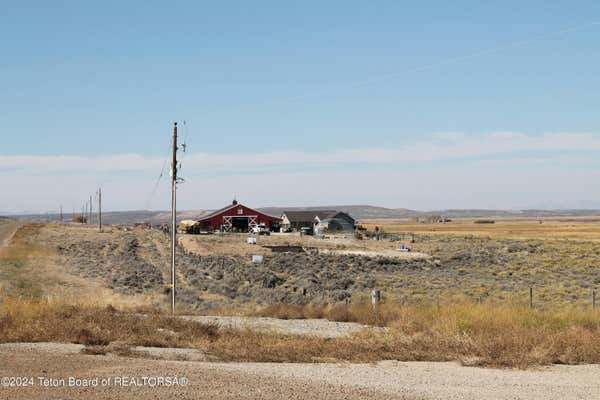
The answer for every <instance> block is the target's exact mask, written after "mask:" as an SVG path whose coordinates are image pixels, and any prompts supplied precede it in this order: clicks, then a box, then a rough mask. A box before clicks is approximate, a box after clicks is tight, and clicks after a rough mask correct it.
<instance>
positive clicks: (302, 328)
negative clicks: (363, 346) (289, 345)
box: [181, 316, 381, 338]
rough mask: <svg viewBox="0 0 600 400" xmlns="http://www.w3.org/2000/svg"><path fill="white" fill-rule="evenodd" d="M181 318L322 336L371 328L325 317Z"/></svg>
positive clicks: (340, 334) (330, 336)
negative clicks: (329, 319)
mask: <svg viewBox="0 0 600 400" xmlns="http://www.w3.org/2000/svg"><path fill="white" fill-rule="evenodd" d="M181 318H182V319H186V320H189V321H194V322H200V323H216V324H218V325H219V326H221V327H223V328H233V329H251V330H255V331H263V332H272V333H281V334H284V335H303V336H314V337H323V338H339V337H347V336H351V335H352V334H354V333H358V332H361V331H363V330H365V329H381V328H373V327H369V326H366V325H361V324H357V323H354V322H335V321H328V320H326V319H278V318H267V317H222V316H182V317H181Z"/></svg>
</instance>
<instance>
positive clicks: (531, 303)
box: [529, 287, 533, 308]
mask: <svg viewBox="0 0 600 400" xmlns="http://www.w3.org/2000/svg"><path fill="white" fill-rule="evenodd" d="M529 308H533V287H529Z"/></svg>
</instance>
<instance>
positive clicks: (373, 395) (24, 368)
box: [0, 344, 600, 400]
mask: <svg viewBox="0 0 600 400" xmlns="http://www.w3.org/2000/svg"><path fill="white" fill-rule="evenodd" d="M77 351H78V349H77V347H76V346H75V347H74V346H69V345H67V346H60V345H58V346H56V345H52V346H48V345H24V344H21V345H2V346H1V347H0V376H22V377H23V376H25V377H27V376H33V377H34V378H35V379H34V386H33V387H27V388H6V387H0V398H1V399H9V398H10V399H34V398H44V399H87V398H92V397H93V398H96V399H115V398H119V399H138V398H153V399H167V398H169V399H170V398H178V399H204V398H210V399H211V400H218V399H306V400H310V399H340V398H343V399H375V400H378V399H534V400H535V399H544V400H549V399H591V398H599V397H600V382H598V379H597V377H598V374H599V373H600V366H598V365H583V366H552V367H544V368H540V369H536V370H528V371H517V370H497V369H484V368H471V367H461V366H459V365H458V364H455V363H433V362H410V363H405V362H395V361H383V362H380V363H377V364H280V363H206V362H189V361H164V360H146V359H133V358H117V357H113V356H91V355H82V354H78V353H77ZM38 376H45V377H53V378H64V379H67V378H68V377H69V376H72V377H80V378H82V377H87V378H93V377H100V378H109V377H110V378H112V381H111V384H109V385H108V386H105V387H88V388H83V387H68V386H61V387H53V388H44V387H41V386H40V384H39V381H38V378H37V377H38ZM123 376H126V377H130V379H137V380H141V381H140V382H139V383H143V377H151V376H172V377H178V378H182V377H185V379H187V381H188V384H187V385H185V386H171V387H166V386H162V387H156V386H155V387H151V386H149V385H145V386H144V385H140V386H131V385H129V386H127V387H124V386H123V385H122V384H121V385H120V386H119V385H117V384H115V383H113V382H115V377H123ZM121 381H122V382H123V379H121ZM66 384H68V380H67V381H66Z"/></svg>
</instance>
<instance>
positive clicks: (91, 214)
mask: <svg viewBox="0 0 600 400" xmlns="http://www.w3.org/2000/svg"><path fill="white" fill-rule="evenodd" d="M93 208H94V203H93V202H92V196H90V222H89V223H90V224H91V223H93V222H94V221H93V220H92V216H93V215H94V214H93V213H92V209H93Z"/></svg>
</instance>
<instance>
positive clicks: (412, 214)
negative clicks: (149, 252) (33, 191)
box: [13, 205, 600, 225]
mask: <svg viewBox="0 0 600 400" xmlns="http://www.w3.org/2000/svg"><path fill="white" fill-rule="evenodd" d="M317 209H326V210H332V209H333V210H339V211H343V212H346V213H348V214H350V215H351V216H353V217H354V218H356V219H388V218H389V219H396V218H416V217H425V216H427V215H432V214H433V215H440V216H444V217H447V218H489V217H530V218H536V217H581V216H600V210H595V209H594V210H489V209H464V210H463V209H448V210H437V211H417V210H410V209H406V208H385V207H377V206H370V205H325V206H318V207H263V208H259V209H258V210H259V211H261V212H264V213H265V214H269V215H275V216H280V215H281V214H282V213H283V211H285V210H290V211H304V210H307V211H308V210H317ZM211 211H212V210H185V211H180V212H178V213H177V219H178V220H182V219H199V218H200V217H201V216H202V215H206V214H207V213H209V212H211ZM13 217H17V216H13ZM18 218H24V219H31V220H36V221H48V220H52V221H56V220H58V215H56V214H30V215H19V216H18ZM71 218H72V216H71V214H65V215H64V220H65V221H70V220H71ZM170 219H171V212H170V211H148V210H137V211H110V212H105V213H102V221H103V223H105V224H107V225H132V224H134V223H141V222H149V223H151V224H154V225H156V224H163V223H167V222H169V221H170Z"/></svg>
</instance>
